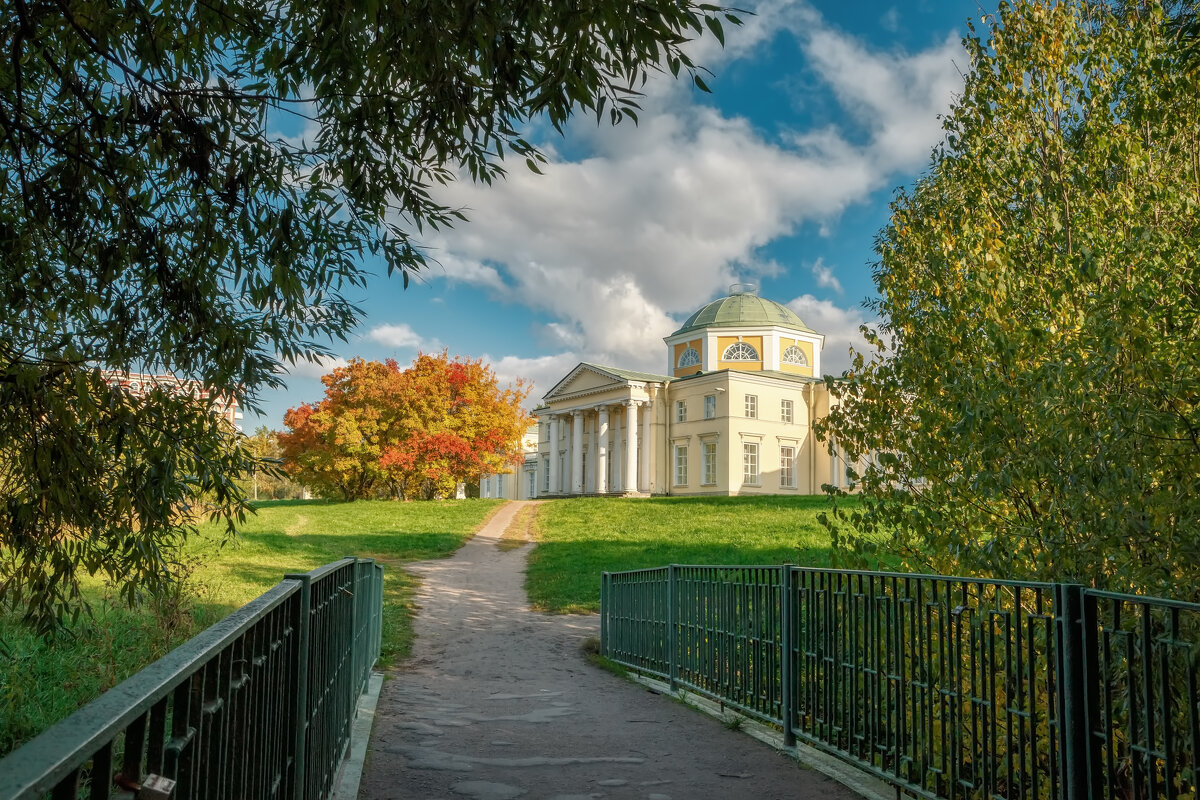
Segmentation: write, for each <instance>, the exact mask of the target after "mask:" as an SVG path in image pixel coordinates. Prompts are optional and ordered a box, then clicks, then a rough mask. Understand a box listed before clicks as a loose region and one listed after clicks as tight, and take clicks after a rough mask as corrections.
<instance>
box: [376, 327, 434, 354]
mask: <svg viewBox="0 0 1200 800" xmlns="http://www.w3.org/2000/svg"><path fill="white" fill-rule="evenodd" d="M367 338H368V339H370V340H371V341H372V342H378V343H379V344H382V345H385V346H387V347H397V348H411V349H413V350H418V349H420V348H421V343H422V341H423V340H422V339H421V337H420V335H419V334H418V333H417V332H416V331H415V330H413V329H412V326H411V325H407V324H405V323H403V322H402V323H400V324H399V325H377V326H375V327H374V328H372V329H371V330H369V331H367Z"/></svg>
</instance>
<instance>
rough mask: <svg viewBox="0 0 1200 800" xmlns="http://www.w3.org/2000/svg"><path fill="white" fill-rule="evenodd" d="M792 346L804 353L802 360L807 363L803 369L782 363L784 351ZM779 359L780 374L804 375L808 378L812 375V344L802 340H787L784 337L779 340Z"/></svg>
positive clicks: (797, 365)
mask: <svg viewBox="0 0 1200 800" xmlns="http://www.w3.org/2000/svg"><path fill="white" fill-rule="evenodd" d="M792 345H796V346H797V347H799V348H800V349H801V350H803V351H804V358H805V359H806V360H807V361H808V365H807V366H804V367H802V366H800V365H799V364H784V363H783V360H782V359H783V351H784V350H787V349H788V348H789V347H791V346H792ZM779 358H780V363H779V369H780V371H782V372H790V373H791V374H793V375H806V376H808V377H812V374H813V370H812V364H813V346H812V342H806V341H804V340H802V339H788V338H786V337H785V338H781V339H780V340H779Z"/></svg>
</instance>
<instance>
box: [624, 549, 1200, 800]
mask: <svg viewBox="0 0 1200 800" xmlns="http://www.w3.org/2000/svg"><path fill="white" fill-rule="evenodd" d="M601 598H602V599H601V613H602V617H601V639H602V644H601V648H602V652H603V653H604V655H605V656H607V657H608V658H610V659H612V660H614V661H617V662H619V663H621V664H624V665H626V666H628V667H631V668H633V669H635V670H638V671H640V672H642V673H645V674H649V675H654V676H657V677H659V678H662V679H664V680H667V681H669V682H670V684H671V686H672V687H673V688H686V689H688V690H690V691H695V692H698V693H701V694H703V695H707V696H709V697H711V698H713V699H715V700H717V701H719V702H720V703H722V704H724V705H727V706H729V707H732V708H735V709H738V710H739V711H741V712H743V713H745V714H747V715H748V716H751V717H754V718H757V719H760V720H763V721H766V722H769V723H773V724H776V725H779V726H780V727H781V728H782V729H783V733H784V739H785V742H787V743H789V744H791V743H794V742H796V741H797V740H799V741H803V742H805V743H806V744H808V745H810V746H812V747H815V748H818V749H820V750H822V751H825V752H827V753H831V754H833V755H836V756H838V757H839V758H842V759H844V760H846V761H848V762H850V763H851V764H854V765H855V766H857V767H859V768H861V769H863V770H864V771H866V772H869V773H871V774H873V775H875V776H877V777H879V778H882V779H884V780H886V781H888V782H890V783H892V784H893V785H895V786H897V787H898V788H899V789H901V790H903V791H904V792H906V793H907V794H909V795H912V796H917V797H925V798H1004V799H1007V798H1012V799H1013V800H1016V799H1017V798H1021V799H1022V800H1024V799H1025V798H1052V799H1057V798H1068V799H1069V800H1085V798H1086V799H1089V800H1090V799H1091V798H1097V799H1099V798H1104V799H1105V800H1118V798H1119V799H1120V800H1129V799H1132V798H1145V799H1146V800H1150V799H1151V798H1170V800H1185V799H1186V800H1195V798H1196V797H1197V794H1196V793H1197V779H1198V776H1200V696H1198V693H1197V683H1198V679H1197V674H1198V671H1200V606H1197V605H1192V604H1187V603H1178V602H1174V601H1170V600H1163V599H1157V598H1146V597H1133V596H1128V595H1118V594H1111V593H1106V592H1099V591H1093V590H1088V589H1085V588H1083V587H1080V586H1074V585H1066V584H1049V583H1023V582H1018V581H987V580H977V579H970V578H955V577H947V576H939V575H907V574H896V573H879V572H856V571H846V570H823V569H804V568H799V567H791V566H786V567H785V566H774V567H741V566H738V567H717V566H678V565H672V566H670V567H661V568H658V569H652V570H638V571H635V572H623V573H605V574H604V576H603V584H602V594H601Z"/></svg>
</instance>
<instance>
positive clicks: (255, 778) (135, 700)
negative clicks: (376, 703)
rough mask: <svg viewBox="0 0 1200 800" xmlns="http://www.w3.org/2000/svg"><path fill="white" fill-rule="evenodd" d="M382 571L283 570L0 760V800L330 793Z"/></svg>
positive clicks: (352, 562) (300, 798) (357, 562)
mask: <svg viewBox="0 0 1200 800" xmlns="http://www.w3.org/2000/svg"><path fill="white" fill-rule="evenodd" d="M382 603H383V567H382V566H380V565H378V564H376V563H375V562H374V561H373V560H371V559H358V558H345V559H342V560H341V561H335V562H334V563H332V564H327V565H326V566H323V567H320V568H319V569H315V570H313V571H312V572H308V573H304V574H298V575H288V576H286V577H285V579H284V580H283V581H282V582H281V583H279V584H278V585H277V586H275V587H274V588H272V589H271V590H269V591H268V592H266V593H265V594H263V595H262V596H261V597H259V598H258V599H256V600H254V601H253V602H251V603H248V604H247V605H245V606H243V607H242V608H240V609H238V610H237V611H235V612H234V613H233V614H231V615H230V616H229V617H227V618H225V619H224V620H222V621H221V622H219V623H217V624H216V625H214V626H213V627H211V628H209V629H208V630H206V631H204V632H203V633H201V634H200V635H198V636H196V637H195V638H193V639H192V640H190V641H188V642H187V643H185V644H183V645H182V646H180V647H178V648H177V649H175V650H174V651H172V652H171V653H169V654H167V655H166V656H165V657H163V658H162V659H160V660H158V661H156V662H154V663H153V664H151V665H150V666H148V667H146V668H145V669H143V670H142V671H141V672H138V673H137V674H136V675H133V676H132V677H130V678H129V679H128V680H126V681H124V682H123V683H121V684H119V685H118V686H116V687H114V688H113V689H111V690H110V691H108V692H106V693H105V694H104V695H102V696H100V697H99V698H97V699H96V700H95V701H93V702H92V703H90V704H88V705H87V706H85V707H83V708H81V709H80V710H79V711H77V712H75V713H74V714H72V715H71V716H70V717H68V718H67V719H65V720H63V721H62V722H61V723H59V724H58V725H55V726H54V727H52V728H50V729H49V730H47V731H46V732H44V733H42V734H41V735H40V736H38V737H37V738H35V739H34V740H33V741H31V742H29V743H28V744H26V745H25V746H23V747H21V748H19V749H17V750H15V751H14V752H12V753H10V754H9V755H8V756H7V757H6V758H4V759H3V760H2V761H0V800H18V799H20V800H25V799H26V798H30V799H32V798H42V797H53V798H55V799H56V800H58V799H59V798H71V799H72V800H74V798H78V797H89V798H94V799H95V798H110V797H130V796H132V795H131V794H130V787H134V786H136V785H139V784H141V783H142V782H143V781H145V780H146V779H147V778H148V776H150V775H158V776H162V777H164V778H168V779H170V780H173V781H175V782H176V784H175V787H174V790H173V792H172V794H171V797H172V798H173V800H175V799H178V800H190V798H212V799H213V800H224V798H234V797H239V798H254V799H257V798H295V799H296V800H316V799H317V798H326V797H329V796H330V795H331V793H332V790H333V785H334V780H335V779H336V777H337V770H338V766H339V765H340V763H341V760H342V758H343V756H344V754H345V751H346V747H347V746H348V744H349V741H350V726H351V723H352V721H353V718H354V713H355V709H356V706H357V703H358V697H359V695H360V694H362V692H363V691H364V690H365V688H366V683H367V681H368V680H369V679H370V673H371V668H372V666H373V665H374V663H375V660H376V658H377V657H378V655H379V646H380V633H381V614H382Z"/></svg>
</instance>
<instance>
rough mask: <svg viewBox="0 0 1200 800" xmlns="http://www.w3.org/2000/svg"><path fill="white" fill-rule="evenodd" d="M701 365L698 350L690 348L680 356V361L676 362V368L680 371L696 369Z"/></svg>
mask: <svg viewBox="0 0 1200 800" xmlns="http://www.w3.org/2000/svg"><path fill="white" fill-rule="evenodd" d="M699 365H700V353H698V352H697V351H696V348H694V347H689V348H687V349H686V350H684V351H683V352H682V353H680V354H679V360H678V361H676V362H675V366H676V367H677V368H679V369H685V368H687V367H696V366H699Z"/></svg>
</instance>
